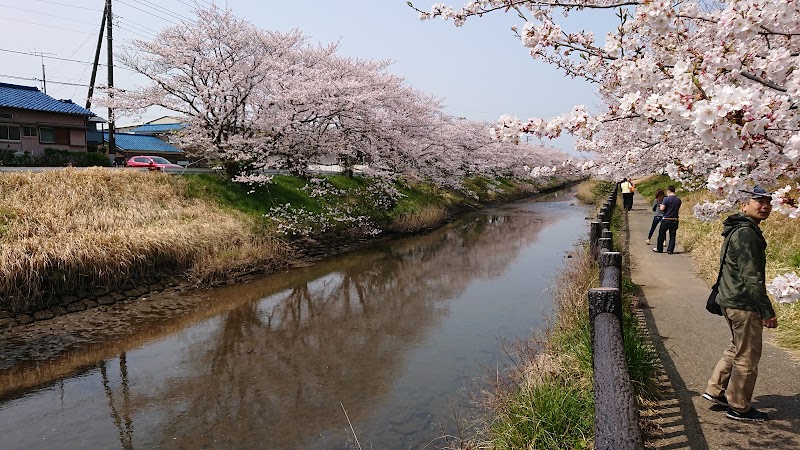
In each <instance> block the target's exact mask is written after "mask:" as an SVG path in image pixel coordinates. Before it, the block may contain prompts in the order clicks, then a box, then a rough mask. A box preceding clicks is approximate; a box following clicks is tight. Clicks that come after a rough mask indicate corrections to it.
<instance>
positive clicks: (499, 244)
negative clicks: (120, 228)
mask: <svg viewBox="0 0 800 450" xmlns="http://www.w3.org/2000/svg"><path fill="white" fill-rule="evenodd" d="M565 206H566V204H564V202H561V203H560V204H559V203H551V204H549V206H548V205H541V204H540V205H537V204H523V205H517V206H513V207H507V208H503V209H501V210H498V211H496V212H494V213H491V214H478V215H475V216H473V217H471V218H469V219H466V220H462V221H459V222H456V223H454V224H451V226H448V227H446V228H443V229H441V230H438V231H436V232H433V233H430V234H427V235H424V236H418V237H415V238H411V239H404V240H400V241H395V242H386V243H382V244H379V245H376V246H374V247H373V248H370V249H369V250H365V251H362V252H355V253H351V254H348V255H344V256H342V257H339V258H335V259H331V260H328V261H325V262H322V263H319V264H316V265H314V266H312V267H309V268H305V269H299V270H293V271H290V272H286V273H283V274H277V275H274V276H270V277H266V278H264V279H263V280H259V281H258V282H255V283H250V284H246V285H241V286H232V287H229V288H224V289H219V290H216V291H213V292H209V293H208V295H207V296H208V299H209V302H210V303H212V304H215V305H218V306H219V305H226V306H225V307H224V309H223V310H222V312H220V313H218V314H216V315H214V316H211V317H209V318H206V319H205V320H201V321H200V322H198V323H196V324H194V325H192V326H189V327H186V328H184V329H182V330H181V331H179V332H177V333H174V334H171V335H169V336H166V337H160V338H159V340H157V341H155V342H152V343H149V344H146V345H144V346H142V347H140V348H137V349H128V350H127V351H125V352H122V353H120V354H119V356H118V357H116V358H111V359H107V360H102V361H99V362H98V363H97V364H96V366H95V368H93V369H89V370H87V371H85V372H83V374H82V375H81V376H75V377H70V378H67V379H66V380H65V382H63V383H61V385H62V386H64V387H63V390H62V394H60V395H61V406H60V407H58V408H55V410H53V409H50V410H48V409H47V408H51V407H52V404H51V403H52V400H51V399H52V398H53V396H54V395H56V392H55V390H56V389H55V388H54V386H50V387H47V388H43V389H40V390H39V391H33V392H30V393H28V394H26V395H23V396H21V397H20V398H18V399H15V400H10V401H7V402H5V403H1V404H0V447H2V448H15V447H28V448H30V447H41V446H43V445H42V441H39V440H36V439H31V437H30V436H28V435H26V434H23V433H21V432H19V431H17V430H16V427H18V426H20V425H22V424H24V423H26V422H27V421H35V422H37V423H46V424H45V425H44V426H43V428H45V429H46V430H50V431H45V432H44V436H43V437H44V439H47V438H48V437H49V438H54V437H56V436H58V438H59V439H60V442H61V443H62V444H66V445H65V446H66V447H73V446H80V445H89V446H91V447H110V448H124V449H129V448H137V447H138V448H141V447H156V446H157V447H166V448H196V447H215V448H216V447H225V448H231V447H235V448H244V447H259V448H348V447H351V448H355V443H354V440H353V436H352V433H351V430H350V428H349V426H348V422H347V419H346V418H345V415H344V412H343V410H342V408H343V407H344V408H345V409H346V411H347V414H348V416H349V419H350V421H352V423H353V426H354V428H355V431H356V432H357V433H358V438H359V440H360V442H361V444H362V445H363V446H365V448H367V447H370V446H372V447H373V448H421V447H422V446H424V445H425V444H426V443H427V442H429V441H430V440H432V439H433V438H435V437H436V436H438V435H439V434H441V433H442V432H443V431H444V432H449V431H452V430H448V429H441V428H440V427H442V426H443V427H445V428H447V427H448V426H449V425H447V424H445V425H441V422H442V420H443V419H444V417H443V416H444V415H446V414H447V401H448V400H447V399H446V398H444V397H443V396H446V395H453V394H455V392H456V391H457V390H458V389H459V388H460V387H462V386H463V379H462V376H464V375H465V374H469V373H472V374H473V375H474V374H475V373H474V372H475V369H476V359H480V357H488V358H489V359H491V358H496V355H497V353H498V352H499V349H498V344H497V342H496V337H497V333H498V332H500V331H502V332H506V331H508V330H507V329H506V328H502V327H503V326H506V325H513V327H516V328H513V329H511V330H510V331H511V332H512V333H524V332H526V331H527V328H526V325H527V326H529V324H530V323H532V322H535V321H536V320H537V319H536V318H532V317H531V316H532V315H536V312H535V311H531V310H530V308H531V305H532V297H538V296H539V292H541V291H542V290H543V289H544V287H545V286H542V285H535V284H534V285H531V282H534V283H536V282H537V274H536V271H537V270H539V271H541V269H540V268H537V267H538V266H537V264H541V265H542V266H541V267H549V268H552V267H553V266H554V265H556V264H559V259H558V257H559V256H560V255H559V254H558V253H557V252H563V251H564V250H567V249H568V248H569V246H570V245H571V243H572V242H574V241H575V236H574V235H566V236H565V235H564V234H569V233H571V230H572V229H573V228H574V229H576V230H577V229H579V228H578V227H581V226H583V211H570V210H569V208H566V207H565ZM565 220H568V223H565V222H564V221H565ZM553 225H555V226H556V227H562V228H563V229H561V230H558V229H555V230H554V229H552V228H553ZM547 227H550V231H548V236H547V237H546V238H545V239H544V240H542V241H541V242H537V240H539V239H540V237H541V236H540V231H541V230H543V229H546V228H547ZM551 235H552V236H557V237H558V239H554V238H553V237H551ZM556 241H558V242H556ZM556 248H557V249H556ZM554 252H556V254H553V253H554ZM512 263H513V264H512ZM510 267H516V269H513V270H512V269H511V268H510ZM520 267H521V269H520ZM530 271H533V272H534V273H530ZM514 272H516V275H514V277H513V278H510V277H509V273H514ZM545 275H546V276H549V275H551V274H545ZM543 279H544V278H543ZM532 293H533V294H532ZM525 308H528V309H527V310H525ZM523 314H524V316H523ZM514 316H521V317H514ZM112 368H113V369H114V370H111V369H112ZM98 378H99V386H98V385H97V384H98V383H97V380H98ZM64 393H66V394H64ZM101 393H102V394H103V395H95V394H101ZM86 394H89V395H88V396H87V395H86ZM92 396H94V397H92ZM90 398H95V399H94V400H90ZM99 398H104V399H105V400H104V401H100V400H99ZM46 411H50V413H49V415H48V414H47V413H46ZM103 416H105V419H103ZM109 416H110V420H109V419H108V418H109ZM66 417H68V419H66ZM71 424H80V425H81V426H82V428H81V431H80V432H77V431H75V430H74V429H70V431H68V432H64V429H65V428H68V425H71ZM134 430H135V432H134ZM45 446H46V445H45Z"/></svg>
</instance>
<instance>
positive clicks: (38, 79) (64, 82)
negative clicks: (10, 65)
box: [0, 73, 89, 87]
mask: <svg viewBox="0 0 800 450" xmlns="http://www.w3.org/2000/svg"><path fill="white" fill-rule="evenodd" d="M0 77H5V78H14V79H17V80H29V81H42V79H41V78H36V77H18V76H16V75H6V74H4V73H0ZM47 82H48V83H55V84H64V85H67V86H81V87H89V86H88V84H76V83H68V82H66V81H53V80H47Z"/></svg>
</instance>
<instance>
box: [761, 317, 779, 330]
mask: <svg viewBox="0 0 800 450" xmlns="http://www.w3.org/2000/svg"><path fill="white" fill-rule="evenodd" d="M761 324H762V325H764V327H765V328H776V327H777V326H778V318H777V317H773V318H771V319H761Z"/></svg>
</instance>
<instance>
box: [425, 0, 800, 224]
mask: <svg viewBox="0 0 800 450" xmlns="http://www.w3.org/2000/svg"><path fill="white" fill-rule="evenodd" d="M409 5H410V6H412V7H413V4H411V3H409ZM599 9H606V10H616V11H617V17H618V18H619V25H618V26H617V27H616V29H615V30H611V31H610V32H609V33H608V34H606V36H605V39H604V41H600V40H598V39H596V38H595V36H594V34H593V33H592V32H589V31H586V30H576V31H567V30H565V29H564V27H565V26H566V25H565V24H563V23H559V20H561V19H559V17H566V16H569V15H571V14H574V13H576V12H586V11H587V10H589V11H591V10H599ZM417 11H419V13H420V17H421V18H422V19H430V18H434V17H441V18H443V19H445V20H453V22H454V23H455V24H456V25H457V26H460V25H462V24H463V23H464V22H465V21H467V20H470V19H472V18H475V17H480V16H483V15H485V14H490V13H496V12H506V13H513V14H514V15H515V16H516V17H519V18H520V21H521V22H522V23H521V26H516V27H513V28H512V30H513V32H514V33H516V34H517V36H518V37H519V39H520V41H521V43H522V45H523V46H524V47H526V48H527V49H528V50H529V52H530V54H531V56H532V57H534V58H536V59H540V60H542V61H545V62H547V63H550V64H552V65H553V66H555V67H557V68H559V69H560V70H562V71H563V72H564V73H565V74H566V75H568V76H571V77H579V78H583V79H585V80H587V81H589V82H591V83H594V84H596V85H597V88H598V91H599V92H600V94H601V95H602V96H603V98H604V99H605V102H604V109H603V110H602V111H600V112H599V113H596V114H592V113H590V112H589V110H588V109H587V108H586V107H584V106H580V105H579V106H576V107H575V108H574V109H573V110H572V111H570V112H569V113H567V114H564V115H562V116H558V117H555V118H553V119H550V120H547V121H545V120H542V119H539V118H531V119H528V120H527V121H520V120H519V119H517V118H514V117H503V118H501V122H500V124H499V125H498V126H497V127H496V128H495V133H496V137H497V138H498V139H501V140H507V141H516V140H518V139H519V134H520V133H532V134H534V135H536V136H540V137H548V138H554V137H557V136H559V135H560V134H561V133H563V132H569V133H571V134H573V135H576V136H578V137H579V138H581V139H582V142H581V143H580V144H579V147H580V148H581V149H582V150H587V151H592V152H595V153H596V154H597V155H598V158H597V160H596V164H595V165H594V170H596V171H597V173H599V174H601V175H604V176H607V177H609V178H611V177H618V176H619V175H621V174H640V173H646V172H652V171H653V170H658V169H660V170H664V171H666V172H667V173H669V174H670V175H671V176H673V177H676V178H678V179H680V180H682V181H687V182H691V183H697V182H698V180H701V181H702V182H704V183H705V184H706V185H707V187H708V188H709V189H711V190H712V191H714V192H716V193H718V194H720V195H721V197H722V199H721V200H720V201H718V202H715V203H710V204H705V205H700V206H699V207H698V208H697V210H696V211H695V213H696V215H698V216H699V217H701V218H710V217H714V216H716V215H717V214H718V213H720V212H722V211H724V210H727V209H729V208H730V207H731V205H733V204H734V202H735V201H737V200H738V199H739V198H740V196H741V194H740V193H739V190H740V189H743V188H747V187H748V186H750V187H752V186H753V185H754V184H761V185H765V186H769V187H771V188H778V187H780V186H784V187H783V188H782V189H780V190H779V191H778V196H777V198H776V200H775V204H776V205H775V206H776V209H777V210H778V211H781V212H784V213H787V214H790V215H792V216H798V215H800V210H798V202H797V199H798V194H799V193H800V185H797V184H796V183H793V182H791V183H789V184H788V185H786V183H787V181H788V180H791V179H793V178H796V177H797V174H798V160H800V127H799V126H798V105H797V100H798V92H800V71H798V70H797V69H798V51H800V10H799V9H798V2H797V1H796V0H728V1H719V2H712V3H700V2H692V1H689V2H682V1H681V2H674V3H673V2H668V1H665V0H632V1H628V0H622V1H618V0H566V1H564V0H556V1H549V0H548V1H540V0H474V1H470V2H469V3H467V4H465V5H464V6H463V7H461V8H460V9H457V8H452V7H449V6H446V5H444V4H441V3H437V4H435V5H433V6H432V7H431V9H430V10H428V11H422V10H419V9H417ZM561 22H563V21H561ZM643 156H647V157H643Z"/></svg>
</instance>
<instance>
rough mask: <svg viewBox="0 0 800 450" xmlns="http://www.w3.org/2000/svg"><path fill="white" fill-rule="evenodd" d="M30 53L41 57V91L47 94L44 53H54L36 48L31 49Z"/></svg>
mask: <svg viewBox="0 0 800 450" xmlns="http://www.w3.org/2000/svg"><path fill="white" fill-rule="evenodd" d="M31 53H32V54H33V55H39V57H40V58H42V92H44V93H45V94H47V77H46V76H45V72H44V55H55V53H45V52H37V51H36V49H33V51H32V52H31Z"/></svg>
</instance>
